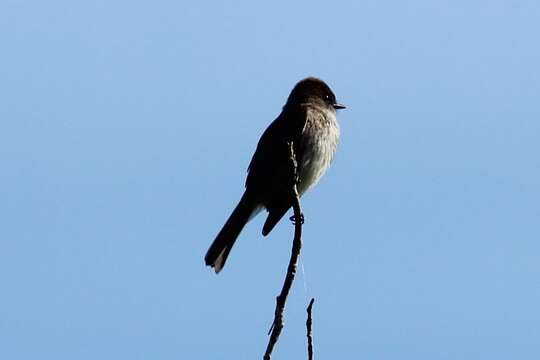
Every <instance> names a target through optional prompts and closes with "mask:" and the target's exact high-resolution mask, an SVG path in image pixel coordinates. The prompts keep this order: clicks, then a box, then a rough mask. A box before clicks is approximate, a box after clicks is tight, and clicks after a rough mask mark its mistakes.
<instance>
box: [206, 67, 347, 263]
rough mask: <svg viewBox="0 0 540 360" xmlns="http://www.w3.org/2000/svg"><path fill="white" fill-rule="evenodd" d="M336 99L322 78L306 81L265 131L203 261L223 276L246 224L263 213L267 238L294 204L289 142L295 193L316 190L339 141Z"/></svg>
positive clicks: (306, 79)
mask: <svg viewBox="0 0 540 360" xmlns="http://www.w3.org/2000/svg"><path fill="white" fill-rule="evenodd" d="M344 108H345V106H344V105H342V104H340V103H338V102H337V101H336V96H335V95H334V93H333V92H332V90H331V89H330V87H329V86H328V85H327V84H326V83H325V82H324V81H323V80H321V79H318V78H316V77H307V78H305V79H303V80H300V81H299V82H298V83H296V85H295V86H294V87H293V89H292V91H291V93H290V95H289V97H288V98H287V101H286V102H285V105H284V106H283V108H282V111H281V113H280V114H279V115H278V117H277V118H276V119H275V120H274V121H273V122H272V123H271V124H270V125H269V126H268V128H266V130H265V131H264V132H263V134H262V136H261V138H260V140H259V142H258V144H257V148H256V150H255V153H254V154H253V157H252V159H251V162H250V163H249V166H248V174H247V178H246V183H245V191H244V193H243V195H242V197H241V199H240V201H239V202H238V205H236V207H235V208H234V210H233V212H232V214H231V215H230V217H229V218H228V220H227V221H226V222H225V225H223V228H222V229H221V231H220V232H219V233H218V234H217V236H216V238H215V239H214V241H213V243H212V244H211V245H210V247H209V249H208V251H207V253H206V256H205V263H206V265H207V266H211V267H212V268H214V271H215V272H216V274H217V273H219V272H220V271H221V270H222V269H223V267H224V265H225V262H226V261H227V257H228V256H229V253H230V251H231V249H232V247H233V245H234V243H235V241H236V239H237V238H238V236H239V235H240V232H241V231H242V229H243V228H244V226H245V225H246V224H247V223H248V221H250V220H251V219H252V218H253V217H254V216H255V215H257V214H258V213H259V212H260V211H261V210H263V209H266V210H267V211H268V216H267V218H266V221H265V223H264V226H263V228H262V234H263V236H266V235H268V234H269V233H270V232H271V231H272V229H273V228H274V226H275V225H276V224H277V223H278V222H279V221H280V220H281V218H282V217H283V216H284V215H285V214H286V213H287V211H288V210H289V209H290V208H291V206H292V199H291V185H290V184H291V176H292V175H291V165H290V145H289V144H290V143H291V142H292V144H293V149H294V155H295V158H296V161H297V190H298V195H299V196H302V195H303V194H304V193H305V192H307V191H308V190H309V189H310V188H312V187H313V186H314V185H315V184H317V182H318V181H319V180H320V178H321V177H322V176H323V174H324V173H325V172H326V170H327V169H328V167H329V166H330V163H331V162H332V160H333V158H334V155H335V153H336V149H337V146H338V143H339V124H338V122H337V118H336V112H337V110H339V109H344Z"/></svg>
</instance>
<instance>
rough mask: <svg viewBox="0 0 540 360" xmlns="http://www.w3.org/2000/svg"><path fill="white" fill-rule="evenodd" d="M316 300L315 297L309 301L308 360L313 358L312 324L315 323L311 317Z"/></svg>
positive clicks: (307, 323)
mask: <svg viewBox="0 0 540 360" xmlns="http://www.w3.org/2000/svg"><path fill="white" fill-rule="evenodd" d="M314 302H315V298H311V301H310V302H309V305H308V307H307V310H306V311H307V320H306V330H307V334H306V335H307V342H308V346H307V351H308V360H313V333H312V331H311V325H312V323H313V321H312V319H311V310H312V308H313V303H314Z"/></svg>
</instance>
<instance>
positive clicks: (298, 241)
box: [264, 142, 304, 360]
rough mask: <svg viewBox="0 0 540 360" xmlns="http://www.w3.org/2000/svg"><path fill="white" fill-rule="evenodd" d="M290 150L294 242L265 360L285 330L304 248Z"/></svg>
mask: <svg viewBox="0 0 540 360" xmlns="http://www.w3.org/2000/svg"><path fill="white" fill-rule="evenodd" d="M289 149H290V160H291V170H292V171H291V174H293V176H291V190H292V191H291V200H292V208H293V210H294V240H293V245H292V250H291V258H290V260H289V266H288V267H287V275H286V276H285V281H284V282H283V287H282V288H281V293H280V294H279V295H278V296H277V297H276V310H275V313H274V322H273V323H272V327H271V328H270V332H271V334H270V339H269V341H268V346H267V347H266V352H265V354H264V360H270V359H271V357H272V351H273V350H274V346H275V345H276V343H277V341H278V339H279V335H280V334H281V329H283V311H284V310H285V303H286V302H287V296H288V295H289V291H290V290H291V286H292V283H293V281H294V277H295V275H296V268H297V264H298V258H299V256H300V249H301V248H302V224H303V222H304V218H303V215H302V211H301V209H300V199H299V196H298V190H297V188H296V183H297V181H298V172H297V170H298V166H297V162H296V156H295V153H294V147H293V143H292V142H290V143H289Z"/></svg>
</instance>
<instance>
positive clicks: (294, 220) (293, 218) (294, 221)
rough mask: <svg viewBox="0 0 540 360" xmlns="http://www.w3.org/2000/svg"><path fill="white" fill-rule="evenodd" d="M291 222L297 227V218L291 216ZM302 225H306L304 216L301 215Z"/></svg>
mask: <svg viewBox="0 0 540 360" xmlns="http://www.w3.org/2000/svg"><path fill="white" fill-rule="evenodd" d="M289 220H291V221H292V223H293V225H296V216H294V215H293V216H291V217H290V218H289ZM300 224H302V225H304V214H300Z"/></svg>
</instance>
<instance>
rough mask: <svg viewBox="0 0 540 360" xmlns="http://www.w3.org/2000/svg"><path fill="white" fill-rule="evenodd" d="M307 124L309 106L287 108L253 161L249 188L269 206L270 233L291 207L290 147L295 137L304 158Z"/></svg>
mask: <svg viewBox="0 0 540 360" xmlns="http://www.w3.org/2000/svg"><path fill="white" fill-rule="evenodd" d="M305 125H306V109H305V108H304V107H303V106H300V107H297V108H293V109H284V110H283V112H282V113H281V114H280V115H279V116H278V117H277V119H276V120H274V122H272V124H270V126H269V127H268V128H267V129H266V130H265V132H264V133H263V135H262V136H261V139H260V140H259V143H258V145H257V149H256V151H255V154H254V155H253V158H252V159H251V163H250V164H249V168H248V176H247V179H246V191H247V192H249V193H251V194H256V196H257V197H258V198H259V201H260V203H261V204H264V206H265V207H266V209H267V210H268V212H269V214H268V219H267V221H266V222H267V223H269V222H270V223H269V225H267V224H265V227H264V229H263V234H264V235H266V234H268V232H270V230H271V229H272V228H273V227H274V226H275V224H276V223H277V222H278V221H279V220H280V219H281V217H283V215H284V214H285V213H286V212H287V210H288V209H289V208H290V207H291V202H290V189H288V187H289V186H290V179H291V176H293V174H291V166H290V151H289V145H288V144H289V142H290V141H293V144H294V151H295V155H296V158H297V161H300V159H301V158H302V154H301V152H302V149H301V147H300V141H299V139H300V136H301V135H302V132H303V130H304V127H305Z"/></svg>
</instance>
